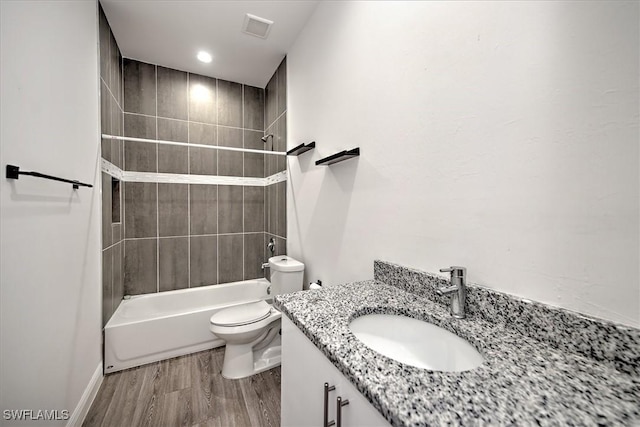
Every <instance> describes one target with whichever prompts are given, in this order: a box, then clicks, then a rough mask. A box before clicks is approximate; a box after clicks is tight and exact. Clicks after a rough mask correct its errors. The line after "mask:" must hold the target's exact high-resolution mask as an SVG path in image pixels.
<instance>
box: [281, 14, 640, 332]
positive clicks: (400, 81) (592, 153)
mask: <svg viewBox="0 0 640 427" xmlns="http://www.w3.org/2000/svg"><path fill="white" fill-rule="evenodd" d="M638 15H639V13H638V3H637V2H626V3H617V2H611V1H607V2H495V3H492V2H406V3H403V2H396V1H393V2H337V1H325V2H321V3H320V5H319V6H318V9H317V10H316V12H315V14H314V15H313V16H312V18H311V19H310V21H309V22H308V24H307V26H306V28H305V30H304V31H303V33H302V34H301V35H300V37H299V38H298V40H297V42H296V43H295V44H294V47H293V49H292V50H291V51H290V52H289V54H288V66H289V69H288V73H289V74H288V75H289V99H288V106H289V109H288V111H289V120H288V122H289V129H288V131H289V145H290V146H291V147H293V146H295V145H297V144H299V143H301V142H308V141H311V140H315V141H317V148H316V150H315V151H312V152H311V153H312V154H305V155H303V156H301V157H299V158H290V159H289V160H288V161H289V167H290V170H291V180H290V183H289V189H288V191H289V193H288V197H289V199H288V200H289V203H288V206H289V208H288V209H289V211H288V218H289V228H288V233H289V234H288V237H289V239H288V242H289V246H288V250H289V254H290V255H291V256H294V257H299V258H300V259H302V260H303V261H304V262H305V263H306V266H307V276H306V277H307V279H308V280H312V279H316V278H320V279H324V280H325V282H326V283H328V284H335V283H341V282H347V281H354V280H361V279H368V278H371V277H372V276H373V264H372V263H373V260H374V259H382V260H387V261H392V262H396V263H399V264H402V265H406V266H411V267H415V268H418V269H422V270H426V271H431V272H435V271H437V269H439V268H441V267H446V266H449V265H464V266H466V267H467V268H468V272H469V280H470V281H471V282H475V283H479V284H482V285H486V286H488V287H490V288H494V289H498V290H501V291H504V292H507V293H511V294H515V295H519V296H523V297H527V298H530V299H533V300H537V301H542V302H546V303H549V304H552V305H556V306H562V307H566V308H569V309H572V310H576V311H579V312H582V313H587V314H591V315H595V316H598V317H602V318H606V319H611V320H614V321H618V322H622V323H625V324H628V325H635V326H640V285H639V282H638V280H639V279H638V273H639V249H638V246H639V243H638V240H639V214H638V206H639V184H638V182H639V175H638V170H639V165H638V156H639V152H638V141H639V135H638V110H639V107H638V76H639V72H638V55H639V41H638V37H639V36H638V34H639V28H638V25H639V24H638V22H639V16H638ZM356 146H359V147H361V150H362V155H361V156H360V157H359V158H358V159H357V160H349V161H347V162H345V163H341V164H336V165H334V166H332V167H330V168H326V167H317V166H315V164H314V161H315V160H317V159H318V158H320V157H324V156H327V155H329V154H332V153H334V152H336V151H339V150H342V149H349V148H352V147H356Z"/></svg>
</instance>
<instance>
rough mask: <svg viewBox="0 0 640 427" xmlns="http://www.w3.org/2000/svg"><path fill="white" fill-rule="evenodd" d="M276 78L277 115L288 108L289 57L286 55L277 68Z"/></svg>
mask: <svg viewBox="0 0 640 427" xmlns="http://www.w3.org/2000/svg"><path fill="white" fill-rule="evenodd" d="M276 79H277V80H278V95H277V98H278V102H277V103H278V108H277V113H276V114H277V115H278V116H280V114H282V113H284V112H285V111H286V110H287V57H286V56H285V57H284V59H283V60H282V62H281V63H280V65H279V66H278V69H277V70H276Z"/></svg>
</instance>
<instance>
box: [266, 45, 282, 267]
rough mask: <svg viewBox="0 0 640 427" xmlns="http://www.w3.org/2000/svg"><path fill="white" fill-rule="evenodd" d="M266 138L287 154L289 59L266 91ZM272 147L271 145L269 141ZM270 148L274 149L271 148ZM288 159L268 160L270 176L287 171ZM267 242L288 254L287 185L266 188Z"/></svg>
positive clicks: (275, 148) (267, 167)
mask: <svg viewBox="0 0 640 427" xmlns="http://www.w3.org/2000/svg"><path fill="white" fill-rule="evenodd" d="M265 134H267V135H268V134H273V145H274V150H276V151H287V58H286V57H285V58H284V59H283V60H282V62H281V63H280V65H279V66H278V69H277V70H276V72H275V73H274V74H273V76H272V77H271V79H270V80H269V83H268V84H267V87H266V88H265ZM269 144H271V141H269ZM269 148H271V147H269ZM286 162H287V158H286V157H280V156H278V157H276V156H269V158H268V159H266V165H265V167H266V169H267V175H268V176H269V175H271V174H273V173H276V172H279V171H282V170H285V169H286V166H287V165H286ZM265 197H266V209H267V210H268V219H267V221H266V224H265V232H266V239H267V241H268V240H269V239H271V238H272V239H274V241H275V243H276V255H281V254H286V246H287V241H286V239H287V183H286V182H279V183H277V184H271V185H269V186H267V187H266V193H265Z"/></svg>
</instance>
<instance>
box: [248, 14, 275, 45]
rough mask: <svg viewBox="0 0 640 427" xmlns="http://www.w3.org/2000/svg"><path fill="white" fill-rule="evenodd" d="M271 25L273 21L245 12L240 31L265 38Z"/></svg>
mask: <svg viewBox="0 0 640 427" xmlns="http://www.w3.org/2000/svg"><path fill="white" fill-rule="evenodd" d="M271 25H273V21H269V20H268V19H264V18H260V17H259V16H255V15H252V14H250V13H247V15H246V16H245V17H244V24H243V25H242V31H243V32H245V33H247V34H251V35H252V36H256V37H260V38H262V39H266V38H267V36H268V35H269V31H270V30H271Z"/></svg>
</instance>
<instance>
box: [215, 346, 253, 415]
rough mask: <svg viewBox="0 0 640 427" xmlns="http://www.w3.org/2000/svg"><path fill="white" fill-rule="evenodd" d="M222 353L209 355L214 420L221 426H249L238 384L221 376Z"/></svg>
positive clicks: (236, 381)
mask: <svg viewBox="0 0 640 427" xmlns="http://www.w3.org/2000/svg"><path fill="white" fill-rule="evenodd" d="M223 360H224V352H221V351H218V352H212V353H211V366H210V369H211V380H212V381H211V383H212V385H211V392H212V406H213V415H214V418H217V419H218V420H219V421H220V423H221V424H222V425H223V426H230V427H232V426H238V427H245V426H250V425H251V419H250V418H249V413H248V412H247V407H246V405H245V403H244V398H243V396H242V390H241V388H240V382H239V381H238V380H229V379H226V378H224V377H223V376H222V374H221V372H222V362H223Z"/></svg>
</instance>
